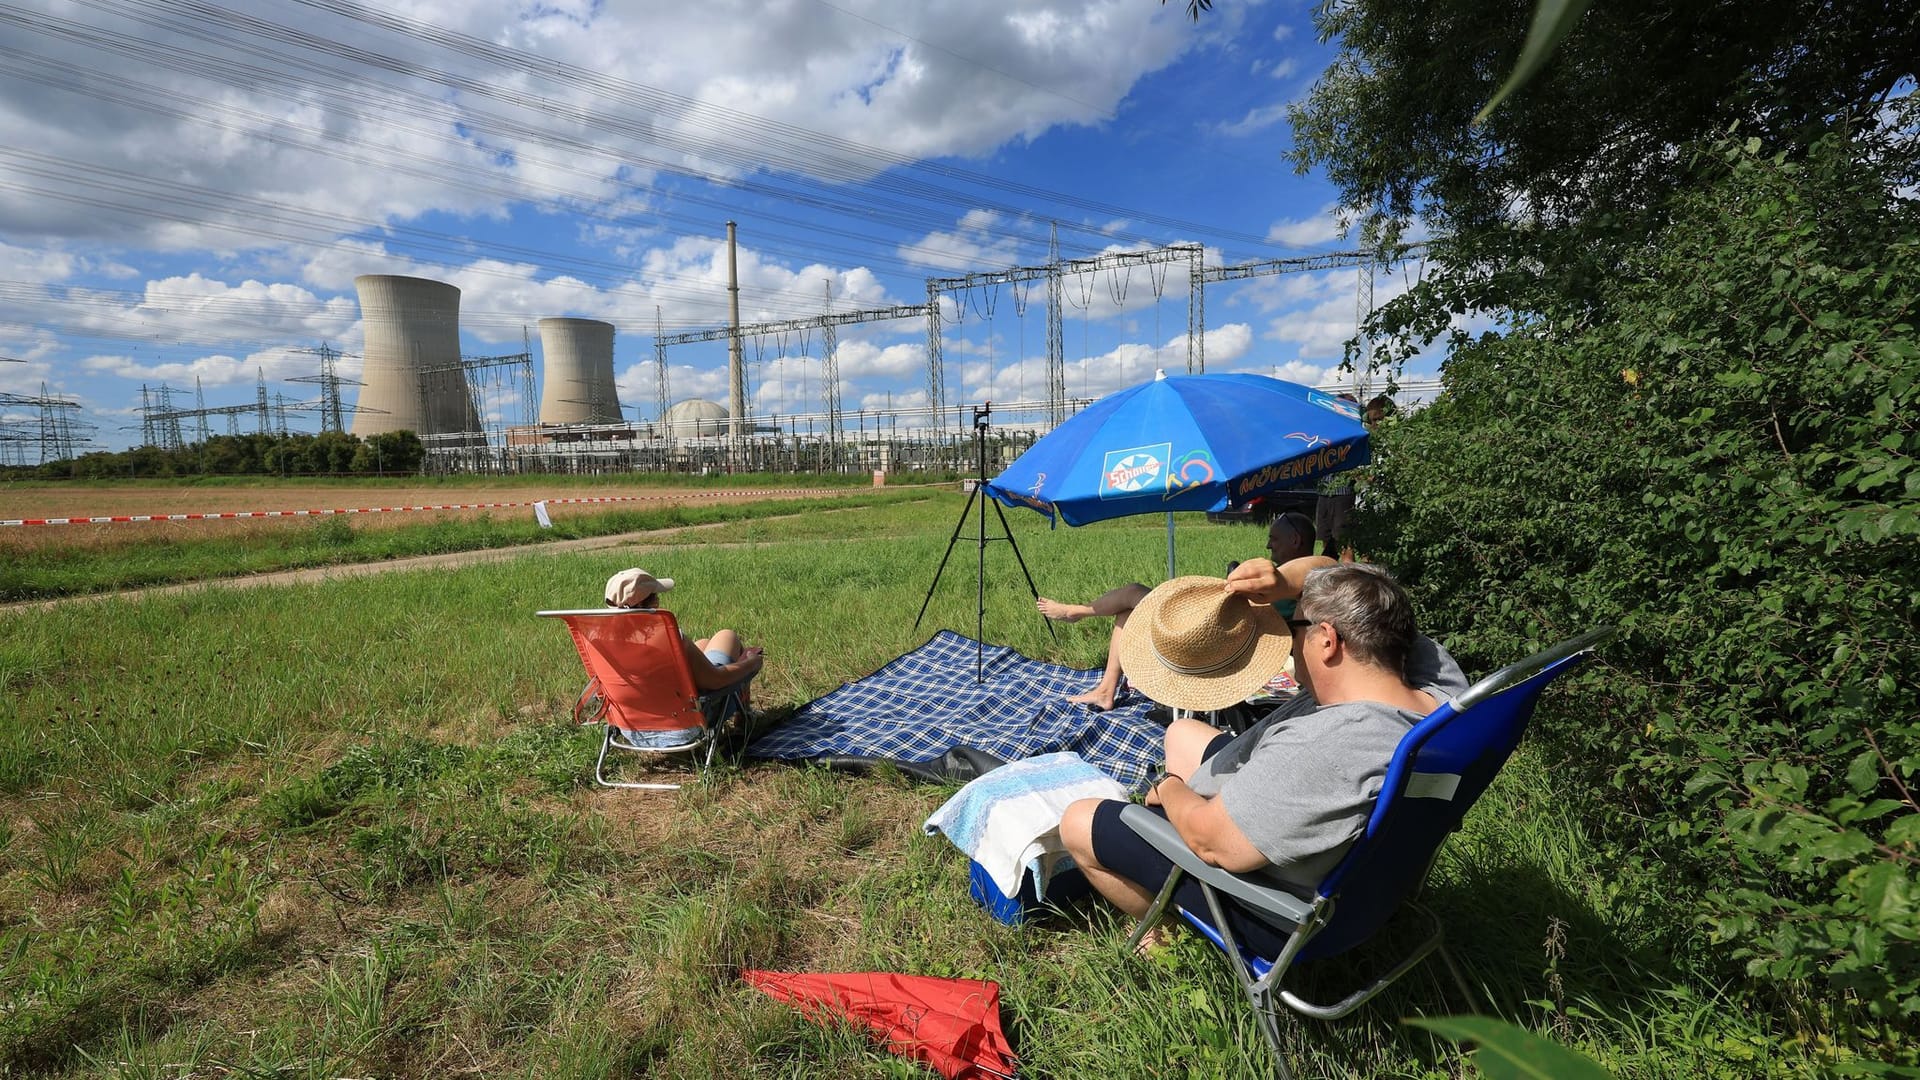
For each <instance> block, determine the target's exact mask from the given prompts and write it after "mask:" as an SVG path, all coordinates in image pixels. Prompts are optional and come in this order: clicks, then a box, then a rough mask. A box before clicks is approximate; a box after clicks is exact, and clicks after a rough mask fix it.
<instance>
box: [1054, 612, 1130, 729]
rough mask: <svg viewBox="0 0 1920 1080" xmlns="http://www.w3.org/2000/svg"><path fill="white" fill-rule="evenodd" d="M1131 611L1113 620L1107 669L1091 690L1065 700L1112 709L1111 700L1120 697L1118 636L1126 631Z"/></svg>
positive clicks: (1108, 644)
mask: <svg viewBox="0 0 1920 1080" xmlns="http://www.w3.org/2000/svg"><path fill="white" fill-rule="evenodd" d="M1131 614H1132V611H1131V610H1128V611H1123V612H1121V613H1120V614H1118V615H1116V616H1114V618H1113V633H1112V634H1110V635H1108V637H1107V669H1106V670H1105V671H1103V672H1101V673H1100V681H1099V682H1097V683H1094V684H1093V689H1091V690H1088V691H1087V692H1085V693H1082V694H1074V695H1073V696H1071V697H1069V698H1067V700H1068V701H1071V702H1073V703H1074V704H1076V705H1089V706H1092V707H1093V708H1096V709H1111V708H1113V699H1114V698H1116V697H1118V696H1119V695H1120V676H1121V675H1123V674H1125V673H1124V672H1122V671H1121V670H1120V634H1121V631H1123V630H1125V629H1126V626H1127V616H1128V615H1131Z"/></svg>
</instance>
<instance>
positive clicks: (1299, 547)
mask: <svg viewBox="0 0 1920 1080" xmlns="http://www.w3.org/2000/svg"><path fill="white" fill-rule="evenodd" d="M1312 552H1313V522H1312V521H1311V520H1310V519H1308V517H1307V515H1305V514H1298V513H1291V512H1289V513H1285V514H1280V515H1278V516H1276V517H1275V518H1274V519H1273V523H1272V524H1271V525H1268V526H1267V553H1268V554H1269V555H1272V556H1273V559H1272V560H1271V562H1272V563H1285V562H1289V561H1292V560H1294V559H1297V558H1300V557H1301V556H1303V555H1309V554H1311V553H1312ZM1258 561H1260V562H1268V560H1265V559H1262V560H1258ZM1147 592H1148V589H1147V587H1146V586H1145V585H1141V584H1139V583H1138V582H1135V583H1133V584H1130V585H1122V586H1120V587H1119V588H1117V589H1109V590H1107V591H1106V592H1103V593H1101V594H1100V595H1099V596H1096V597H1094V598H1093V602H1092V603H1088V604H1063V603H1061V602H1060V601H1058V600H1050V599H1048V598H1047V597H1044V596H1042V597H1040V598H1039V600H1038V601H1037V602H1036V603H1035V605H1034V606H1035V607H1037V608H1039V609H1040V614H1042V615H1044V616H1046V617H1047V618H1049V619H1052V620H1054V621H1055V622H1069V623H1070V622H1079V621H1080V620H1081V619H1086V618H1110V619H1112V620H1113V634H1112V636H1111V638H1110V639H1109V641H1108V643H1107V667H1106V670H1105V671H1103V672H1101V673H1100V681H1099V682H1097V683H1095V684H1094V685H1093V689H1091V690H1088V691H1086V692H1085V693H1080V694H1074V695H1072V696H1071V697H1069V698H1067V700H1068V701H1071V702H1074V703H1075V704H1079V705H1085V706H1086V707H1087V708H1089V709H1091V710H1093V711H1094V712H1102V711H1105V710H1107V709H1111V708H1113V701H1114V699H1115V698H1116V697H1119V696H1120V677H1121V676H1122V675H1123V674H1125V672H1124V671H1122V670H1121V653H1120V637H1121V634H1122V633H1123V632H1124V631H1125V630H1126V627H1127V619H1128V618H1129V617H1130V616H1131V615H1132V613H1133V609H1134V608H1135V607H1136V606H1138V605H1139V603H1140V601H1141V600H1143V599H1145V598H1146V595H1147ZM1293 595H1294V596H1298V595H1299V593H1297V592H1296V593H1294V594H1293ZM1275 606H1276V607H1279V608H1280V613H1281V614H1282V615H1291V614H1293V599H1292V597H1285V598H1282V599H1280V600H1279V601H1278V602H1277V603H1276V604H1275ZM1267 674H1268V675H1269V676H1271V675H1273V674H1274V672H1271V671H1269V672H1267Z"/></svg>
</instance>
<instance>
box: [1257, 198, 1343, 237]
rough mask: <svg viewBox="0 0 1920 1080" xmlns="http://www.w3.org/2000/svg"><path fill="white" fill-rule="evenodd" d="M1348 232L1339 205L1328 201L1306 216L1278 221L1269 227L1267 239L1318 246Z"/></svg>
mask: <svg viewBox="0 0 1920 1080" xmlns="http://www.w3.org/2000/svg"><path fill="white" fill-rule="evenodd" d="M1345 232H1346V226H1345V225H1343V224H1342V223H1341V221H1340V214H1339V206H1338V205H1337V204H1335V203H1327V204H1326V205H1325V206H1322V207H1321V208H1320V209H1319V210H1318V211H1316V212H1315V213H1312V214H1309V215H1308V216H1306V217H1304V218H1298V219H1291V220H1282V221H1276V222H1274V223H1273V225H1272V226H1270V227H1269V228H1268V229H1267V240H1268V241H1270V242H1272V243H1275V244H1285V245H1287V246H1288V247H1316V246H1318V245H1320V244H1324V243H1327V242H1328V241H1330V240H1337V239H1339V238H1340V236H1341V235H1343V234H1344V233H1345Z"/></svg>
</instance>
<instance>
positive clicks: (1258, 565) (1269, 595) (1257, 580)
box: [1227, 555, 1334, 604]
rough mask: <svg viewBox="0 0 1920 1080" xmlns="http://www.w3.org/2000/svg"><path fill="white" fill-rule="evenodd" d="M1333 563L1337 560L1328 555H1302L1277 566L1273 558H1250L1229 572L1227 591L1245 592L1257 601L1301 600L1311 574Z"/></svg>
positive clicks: (1264, 602)
mask: <svg viewBox="0 0 1920 1080" xmlns="http://www.w3.org/2000/svg"><path fill="white" fill-rule="evenodd" d="M1332 565H1334V561H1333V560H1332V559H1329V558H1327V557H1326V556H1324V555H1302V556H1301V557H1300V558H1298V559H1290V560H1288V561H1287V563H1286V565H1284V566H1275V565H1274V564H1273V560H1272V559H1248V560H1247V561H1246V562H1243V563H1241V564H1240V565H1239V566H1236V567H1234V568H1233V573H1231V574H1228V575H1227V591H1228V592H1230V593H1239V594H1241V595H1244V596H1245V597H1246V598H1247V599H1249V600H1252V601H1253V602H1254V603H1256V604H1271V603H1273V602H1274V601H1276V600H1298V599H1299V598H1300V591H1301V590H1302V589H1303V588H1305V587H1306V582H1307V575H1308V574H1311V573H1313V572H1314V571H1315V570H1318V569H1320V568H1321V567H1323V566H1332Z"/></svg>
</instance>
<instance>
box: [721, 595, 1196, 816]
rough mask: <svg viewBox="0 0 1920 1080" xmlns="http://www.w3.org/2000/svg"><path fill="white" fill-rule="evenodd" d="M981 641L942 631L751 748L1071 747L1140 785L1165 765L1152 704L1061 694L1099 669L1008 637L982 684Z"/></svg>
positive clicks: (989, 650) (781, 751) (910, 755)
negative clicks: (1093, 706) (1098, 707)
mask: <svg viewBox="0 0 1920 1080" xmlns="http://www.w3.org/2000/svg"><path fill="white" fill-rule="evenodd" d="M975 644H976V643H975V642H974V640H973V639H972V638H970V637H967V636H965V635H964V634H956V633H954V632H953V631H951V630H942V631H940V632H939V633H937V634H935V635H934V636H933V637H932V638H931V639H929V640H928V641H927V643H926V644H925V645H922V646H920V647H919V648H918V649H915V650H913V651H912V652H910V653H906V654H905V655H903V656H898V657H895V658H894V659H892V660H890V661H888V662H887V663H886V665H885V666H883V667H881V668H880V670H878V671H876V672H874V673H873V674H871V675H869V676H867V677H866V678H864V679H861V680H860V681H858V682H852V683H848V684H847V685H845V686H842V687H841V688H840V689H838V690H835V691H832V692H831V693H829V694H827V695H825V696H824V697H820V698H816V699H815V700H813V701H810V702H808V703H807V704H806V705H803V706H801V708H800V710H799V711H798V712H796V713H794V714H793V716H792V718H791V719H789V720H787V721H786V722H785V723H783V724H781V725H780V726H779V727H777V728H774V729H773V730H772V731H770V732H768V733H767V734H766V735H763V736H762V737H760V738H759V739H758V740H756V741H755V742H754V743H753V745H752V746H749V747H748V748H747V754H748V756H750V757H759V758H781V759H786V760H794V759H803V758H814V757H825V756H828V755H833V754H857V755H860V756H862V757H879V758H895V759H898V760H901V761H931V760H932V759H934V758H937V757H939V756H940V755H941V754H944V753H946V752H947V750H949V749H950V748H952V747H954V746H971V747H975V748H977V749H980V750H985V751H986V752H988V753H990V754H993V755H995V756H998V757H1001V758H1004V759H1006V760H1008V761H1018V760H1020V759H1021V758H1029V757H1034V756H1037V755H1040V754H1051V753H1057V752H1059V751H1062V750H1071V751H1073V752H1074V753H1076V754H1079V755H1080V756H1081V757H1082V758H1085V759H1086V760H1087V761H1089V762H1092V763H1093V764H1094V765H1095V766H1096V767H1098V768H1099V769H1100V771H1101V772H1104V773H1106V774H1107V775H1108V776H1111V777H1113V778H1114V779H1115V780H1118V781H1120V782H1121V783H1122V784H1125V785H1127V786H1128V787H1135V786H1137V785H1139V784H1140V783H1142V782H1143V781H1145V780H1146V779H1147V777H1149V776H1151V775H1152V774H1153V772H1154V771H1155V770H1157V769H1158V768H1159V765H1160V759H1161V753H1162V745H1161V744H1162V740H1163V736H1164V735H1165V734H1166V729H1165V728H1164V727H1162V726H1161V725H1159V724H1157V723H1155V722H1153V721H1151V720H1149V719H1147V709H1148V708H1149V707H1150V706H1151V705H1152V702H1150V701H1148V700H1147V699H1146V698H1145V697H1143V696H1141V695H1140V694H1138V693H1135V692H1133V691H1131V690H1129V691H1127V692H1126V693H1125V694H1124V695H1123V696H1122V697H1121V698H1120V700H1119V701H1117V702H1115V703H1114V707H1113V708H1111V709H1108V710H1107V711H1106V712H1098V713H1096V712H1090V711H1088V709H1087V708H1086V706H1084V705H1074V704H1070V703H1068V702H1067V701H1065V700H1063V699H1064V698H1065V697H1066V695H1068V694H1077V693H1079V692H1081V691H1083V690H1089V689H1092V687H1093V684H1094V683H1096V682H1098V681H1099V680H1100V673H1099V672H1098V671H1091V670H1089V671H1083V670H1080V669H1078V668H1070V667H1066V666H1063V665H1061V664H1048V663H1043V662H1041V661H1039V660H1032V659H1029V658H1027V657H1025V656H1022V655H1020V654H1019V653H1017V652H1015V651H1014V650H1013V649H1010V648H1008V647H1006V646H1004V645H988V646H986V649H985V665H984V669H983V670H984V672H985V675H986V681H985V682H979V681H976V678H975V674H974V662H975V658H974V649H975Z"/></svg>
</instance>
